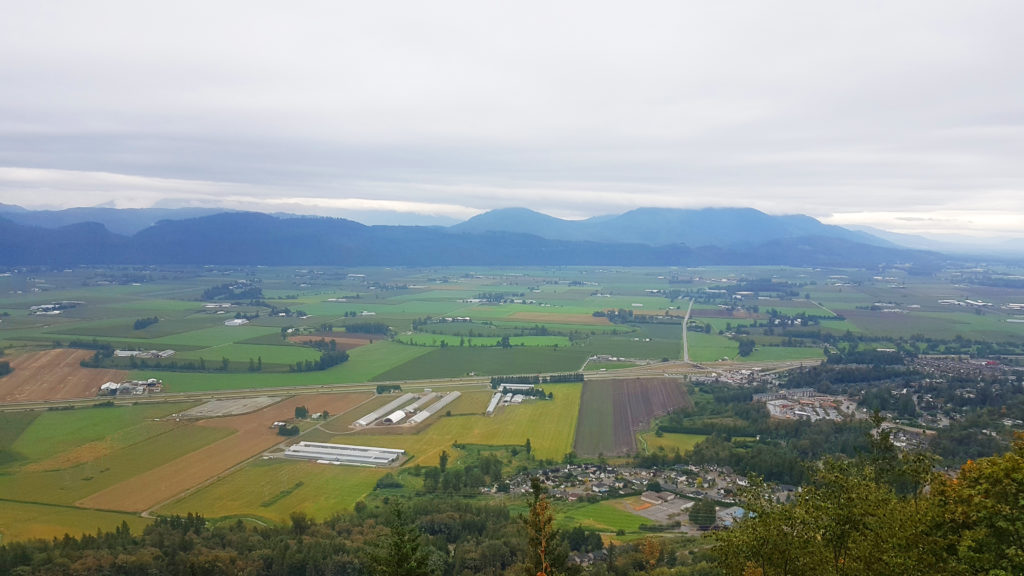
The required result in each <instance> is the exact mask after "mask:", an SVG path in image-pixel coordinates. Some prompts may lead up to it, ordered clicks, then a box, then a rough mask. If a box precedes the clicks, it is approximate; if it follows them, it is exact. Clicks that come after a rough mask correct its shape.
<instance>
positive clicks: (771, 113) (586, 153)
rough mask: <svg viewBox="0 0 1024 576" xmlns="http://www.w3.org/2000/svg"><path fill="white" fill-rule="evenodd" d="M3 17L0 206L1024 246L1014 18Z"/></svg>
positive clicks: (1007, 10) (80, 7) (660, 9)
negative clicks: (768, 226)
mask: <svg viewBox="0 0 1024 576" xmlns="http://www.w3.org/2000/svg"><path fill="white" fill-rule="evenodd" d="M4 4H5V5H4V8H3V17H2V18H0V202H2V203H6V204H17V205H21V206H24V207H27V208H34V209H40V208H49V209H55V208H65V207H72V206H93V205H106V206H115V207H122V208H126V207H131V208H139V207H150V206H158V207H180V206H217V207H224V208H232V209H249V210H260V211H267V212H293V213H302V214H322V215H328V216H342V217H347V218H352V219H355V220H359V221H363V222H367V223H382V222H385V221H387V220H388V219H389V218H391V219H398V218H404V219H405V221H408V220H409V219H412V220H416V219H419V220H422V221H423V222H427V221H456V220H464V219H466V218H469V217H471V216H473V215H475V214H478V213H480V212H483V211H486V210H490V209H494V208H501V207H508V206H524V207H529V208H532V209H534V210H538V211H541V212H544V213H547V214H551V215H554V216H558V217H563V218H585V217H589V216H594V215H601V214H612V213H621V212H625V211H627V210H630V209H633V208H637V207H649V206H659V207H675V208H700V207H708V206H743V207H753V208H757V209H759V210H762V211H765V212H768V213H771V214H792V213H802V214H807V215H810V216H813V217H816V218H819V219H821V220H822V221H824V222H827V223H831V224H840V225H845V226H875V227H878V228H881V229H885V230H889V231H895V232H902V233H910V234H922V235H932V236H938V235H945V234H950V233H956V234H960V235H968V236H977V237H992V238H1009V237H1021V236H1024V232H1022V231H1021V230H1022V228H1024V162H1022V159H1024V97H1022V95H1024V58H1021V55H1022V54H1024V34H1021V33H1020V24H1021V22H1024V3H1022V2H1017V1H1006V2H988V1H984V0H969V1H968V0H965V1H962V2H946V1H942V0H927V1H914V0H907V1H900V2H892V1H886V2H876V1H869V0H860V1H855V2H853V1H850V2H845V1H827V2H822V1H820V0H814V1H806V2H805V1H791V0H787V1H785V2H763V1H749V2H746V1H730V2H696V1H693V2H687V1H672V2H629V3H626V2H614V3H613V2H600V1H584V2H557V1H556V2H551V1H548V2H532V1H516V2H490V1H481V0H473V1H467V2H449V1H444V0H432V1H431V2H388V1H383V2H336V1H333V2H313V1H307V2H288V3H285V2H264V1H252V0H247V1H244V2H236V1H218V2H193V1H180V0H178V1H175V2H137V1H103V0H91V1H89V2H78V1H66V2H54V1H47V0H42V1H33V2H5V3H4ZM396 221H397V220H396Z"/></svg>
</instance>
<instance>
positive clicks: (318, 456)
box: [284, 442, 405, 466]
mask: <svg viewBox="0 0 1024 576" xmlns="http://www.w3.org/2000/svg"><path fill="white" fill-rule="evenodd" d="M284 454H285V456H287V457H289V458H299V459H302V460H315V461H317V462H321V463H329V464H348V465H352V466H388V465H391V464H395V463H397V462H398V460H399V459H400V458H401V457H402V455H404V454H405V450H398V449H395V448H374V447H370V446H349V445H346V444H328V443H325V442H299V443H298V444H295V445H293V446H289V447H288V449H287V450H285V453H284Z"/></svg>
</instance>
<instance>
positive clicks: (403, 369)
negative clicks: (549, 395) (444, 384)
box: [349, 344, 589, 381]
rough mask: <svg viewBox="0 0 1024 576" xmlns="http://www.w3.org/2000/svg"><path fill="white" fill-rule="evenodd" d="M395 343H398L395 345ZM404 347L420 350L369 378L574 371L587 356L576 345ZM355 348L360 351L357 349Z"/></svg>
mask: <svg viewBox="0 0 1024 576" xmlns="http://www.w3.org/2000/svg"><path fill="white" fill-rule="evenodd" d="M395 346H401V345H399V344H395ZM405 348H410V349H413V350H421V351H422V353H421V355H418V357H416V358H413V359H411V360H409V361H407V362H405V363H403V364H401V365H397V367H394V368H391V369H389V370H386V371H381V372H379V373H378V374H376V375H375V376H374V377H373V380H375V381H388V380H421V379H426V378H457V377H461V376H466V375H468V374H470V373H473V374H476V375H477V376H495V375H503V374H536V373H542V372H574V371H576V370H579V369H580V366H582V365H583V362H584V361H585V360H586V359H587V357H588V356H589V353H588V352H587V351H586V350H584V349H581V348H579V347H565V348H561V347H560V348H557V349H555V348H539V347H529V346H518V347H512V348H479V347H472V348H470V347H459V346H449V347H448V348H428V347H422V346H405ZM356 350H361V348H357V349H356ZM349 362H351V360H350V361H349Z"/></svg>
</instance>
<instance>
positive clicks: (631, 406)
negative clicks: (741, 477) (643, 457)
mask: <svg viewBox="0 0 1024 576" xmlns="http://www.w3.org/2000/svg"><path fill="white" fill-rule="evenodd" d="M609 405H610V410H609V409H608V407H609ZM688 406H692V403H691V401H690V397H689V396H688V395H687V394H686V390H685V389H684V388H683V385H682V383H681V382H680V381H679V380H677V379H675V378H634V379H630V380H594V381H590V382H587V383H585V384H584V386H583V394H582V396H581V397H580V418H579V421H578V423H577V426H576V443H575V450H576V452H577V453H579V454H581V455H584V456H596V455H597V454H605V455H612V454H614V455H625V454H631V453H633V452H634V451H635V450H636V433H637V431H638V430H642V429H644V428H647V427H648V426H650V424H651V421H653V420H654V419H655V418H658V417H660V416H664V415H665V414H668V413H669V412H670V411H671V410H674V409H676V408H682V407H688ZM609 412H610V416H611V422H607V421H604V420H607V417H608V415H609ZM609 425H610V427H609Z"/></svg>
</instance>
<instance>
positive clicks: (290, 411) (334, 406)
mask: <svg viewBox="0 0 1024 576" xmlns="http://www.w3.org/2000/svg"><path fill="white" fill-rule="evenodd" d="M372 395H373V394H372V393H370V392H364V393H348V394H317V395H300V396H295V397H292V398H288V399H285V400H283V401H281V402H278V403H277V404H274V405H272V406H268V407H266V408H263V409H262V410H257V411H256V412H252V413H250V414H242V415H239V416H228V417H225V418H211V419H209V420H202V421H200V422H198V423H197V424H196V425H197V426H211V427H215V428H230V429H232V430H235V431H237V433H236V434H232V435H231V436H228V437H227V438H224V439H222V440H218V441H217V442H214V443H213V444H210V445H208V446H205V447H203V448H200V449H199V450H196V451H195V452H192V453H191V454H188V455H185V456H182V457H181V458H178V459H177V460H173V461H171V462H168V463H167V464H164V465H163V466H160V467H158V468H154V469H152V470H150V471H148V472H145V473H143V474H140V475H138V476H136V477H134V478H131V479H129V480H126V481H124V482H121V483H120V484H115V485H114V486H111V487H110V488H107V489H106V490H102V491H100V492H97V493H96V494H93V495H92V496H89V497H88V498H85V499H83V500H81V501H79V502H78V503H77V505H79V506H84V507H89V508H101V509H104V510H125V511H129V512H142V511H143V510H148V509H150V508H152V507H153V506H156V505H157V504H160V503H161V502H165V501H167V500H168V499H170V498H172V497H174V496H176V495H178V494H181V493H182V492H184V491H186V490H188V489H189V488H192V487H193V486H197V485H199V484H201V483H202V482H204V481H206V480H208V479H210V478H213V477H214V476H217V475H218V474H221V473H223V472H225V471H227V470H229V469H230V468H231V467H233V466H235V465H236V464H238V463H240V462H244V461H245V460H248V459H249V458H252V457H253V456H256V455H257V454H259V453H261V452H263V451H264V450H267V449H269V448H271V447H273V446H275V445H276V444H278V443H280V442H282V441H284V440H285V438H284V437H282V436H278V435H277V431H276V430H275V429H272V428H270V424H271V423H273V422H274V421H276V420H287V419H290V418H292V417H293V416H294V415H295V407H296V406H306V407H307V408H309V410H310V412H320V411H322V410H327V411H328V412H330V413H331V414H341V413H343V412H346V411H348V410H350V409H352V408H353V407H355V406H356V405H358V404H360V403H361V402H363V401H365V400H366V399H368V398H370V397H371V396H372Z"/></svg>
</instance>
